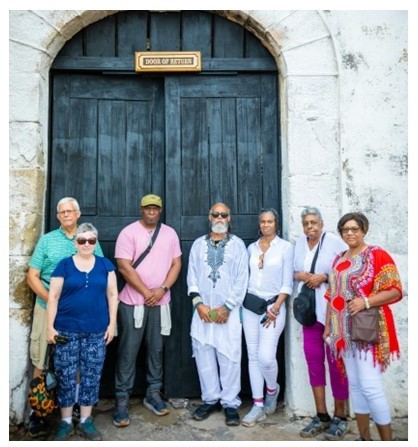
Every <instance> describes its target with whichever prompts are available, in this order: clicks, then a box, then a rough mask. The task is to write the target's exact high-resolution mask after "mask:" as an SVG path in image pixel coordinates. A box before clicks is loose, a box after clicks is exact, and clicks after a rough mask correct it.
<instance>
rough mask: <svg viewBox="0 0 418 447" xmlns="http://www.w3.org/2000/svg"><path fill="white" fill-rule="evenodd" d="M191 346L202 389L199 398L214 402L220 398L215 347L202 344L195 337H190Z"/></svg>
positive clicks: (206, 401)
mask: <svg viewBox="0 0 418 447" xmlns="http://www.w3.org/2000/svg"><path fill="white" fill-rule="evenodd" d="M192 348H193V357H194V358H195V361H196V367H197V373H198V376H199V382H200V388H201V391H202V395H201V399H202V401H203V402H205V403H208V404H215V403H216V402H218V401H219V399H220V398H221V384H220V381H219V374H218V362H217V360H216V353H215V348H213V347H212V346H209V345H202V344H201V343H199V342H198V341H197V340H195V339H192Z"/></svg>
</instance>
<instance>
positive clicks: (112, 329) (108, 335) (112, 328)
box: [104, 323, 116, 345]
mask: <svg viewBox="0 0 418 447" xmlns="http://www.w3.org/2000/svg"><path fill="white" fill-rule="evenodd" d="M115 333H116V325H115V324H114V323H113V324H112V323H110V324H109V326H108V327H107V329H106V332H105V335H104V339H105V340H106V345H108V344H109V343H110V342H111V341H112V340H113V339H114V338H115Z"/></svg>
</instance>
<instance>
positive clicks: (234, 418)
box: [225, 407, 240, 426]
mask: <svg viewBox="0 0 418 447" xmlns="http://www.w3.org/2000/svg"><path fill="white" fill-rule="evenodd" d="M239 422H240V420H239V414H238V411H237V409H236V408H232V407H226V408H225V424H226V425H229V426H236V425H239Z"/></svg>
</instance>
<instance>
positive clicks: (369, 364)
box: [343, 349, 391, 425]
mask: <svg viewBox="0 0 418 447" xmlns="http://www.w3.org/2000/svg"><path fill="white" fill-rule="evenodd" d="M343 360H344V365H345V370H346V372H347V378H348V385H349V387H350V399H351V403H352V405H353V410H354V413H358V414H370V415H371V417H372V418H373V420H374V422H375V423H376V424H379V425H386V424H390V423H391V416H390V408H389V404H388V401H387V399H386V396H385V393H384V389H383V376H382V371H381V367H380V365H379V364H376V366H375V365H373V354H372V353H371V352H367V353H365V352H364V351H361V352H360V351H358V350H357V349H352V350H350V351H346V352H344V355H343Z"/></svg>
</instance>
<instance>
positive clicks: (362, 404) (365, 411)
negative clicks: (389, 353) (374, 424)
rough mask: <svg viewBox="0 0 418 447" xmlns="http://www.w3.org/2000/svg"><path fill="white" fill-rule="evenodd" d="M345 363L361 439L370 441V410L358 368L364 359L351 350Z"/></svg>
mask: <svg viewBox="0 0 418 447" xmlns="http://www.w3.org/2000/svg"><path fill="white" fill-rule="evenodd" d="M363 355H364V353H363ZM359 360H360V361H359ZM343 361H344V366H345V372H346V374H347V379H348V383H349V389H350V400H351V405H352V407H353V411H354V414H355V415H356V422H357V428H358V431H359V434H360V436H361V438H362V439H364V440H366V441H369V440H370V408H369V405H368V402H367V400H366V398H365V397H364V395H363V392H362V386H361V383H360V371H359V368H358V366H359V365H361V362H363V361H364V359H360V358H359V353H358V352H357V350H349V351H346V352H345V353H344V354H343Z"/></svg>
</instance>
